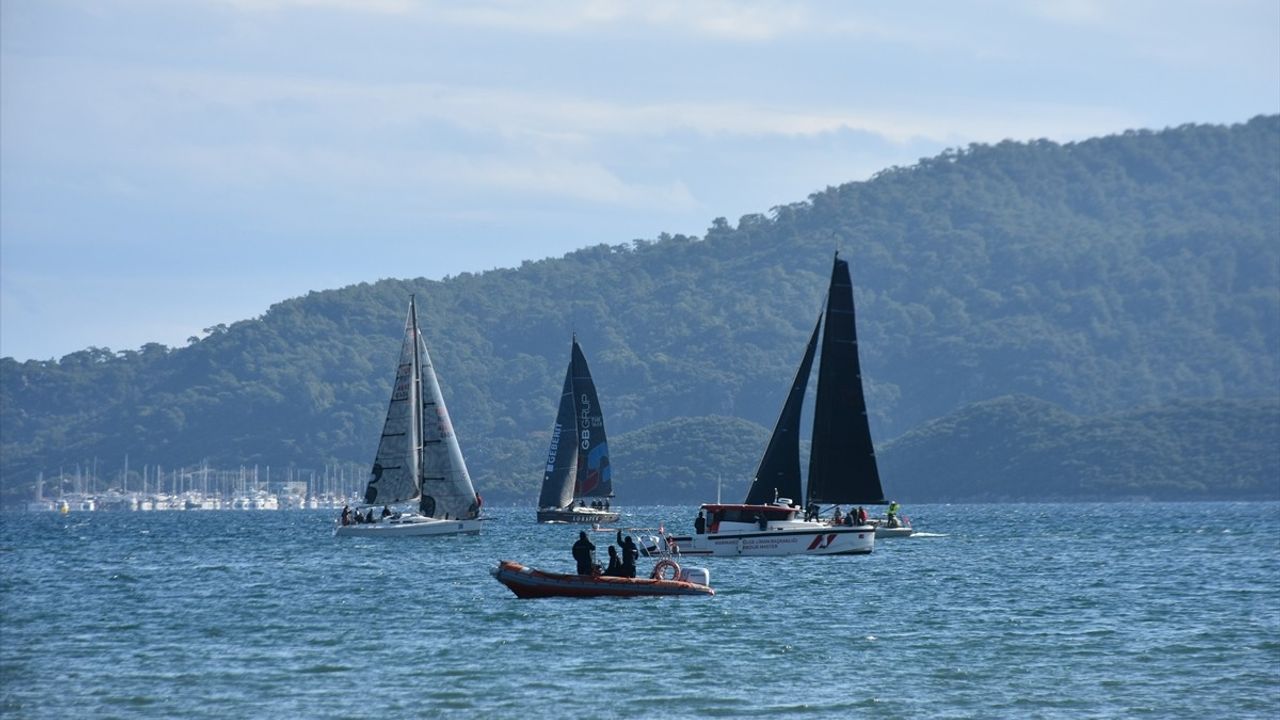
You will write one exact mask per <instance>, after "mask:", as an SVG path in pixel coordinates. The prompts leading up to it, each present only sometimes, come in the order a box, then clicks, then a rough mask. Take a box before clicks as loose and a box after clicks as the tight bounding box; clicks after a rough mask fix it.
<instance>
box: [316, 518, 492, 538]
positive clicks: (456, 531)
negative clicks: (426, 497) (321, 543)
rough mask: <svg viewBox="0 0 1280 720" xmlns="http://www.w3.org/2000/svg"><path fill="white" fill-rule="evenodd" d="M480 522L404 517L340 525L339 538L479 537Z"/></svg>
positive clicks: (337, 533)
mask: <svg viewBox="0 0 1280 720" xmlns="http://www.w3.org/2000/svg"><path fill="white" fill-rule="evenodd" d="M480 523H481V521H480V520H438V519H436V518H428V517H423V516H421V515H402V516H400V517H399V518H391V517H388V518H385V519H382V520H379V521H378V522H374V523H356V524H354V525H339V526H338V527H337V528H336V529H334V531H333V534H334V535H335V536H337V537H421V536H427V535H478V534H479V533H480Z"/></svg>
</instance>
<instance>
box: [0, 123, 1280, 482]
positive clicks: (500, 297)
mask: <svg viewBox="0 0 1280 720" xmlns="http://www.w3.org/2000/svg"><path fill="white" fill-rule="evenodd" d="M762 210H763V209H762ZM431 240H433V241H446V240H451V241H457V240H461V239H458V238H454V239H445V238H432V239H431ZM619 240H620V239H619ZM354 241H355V239H354V238H353V242H354ZM835 250H839V251H840V252H841V256H842V257H845V258H847V259H849V260H850V264H851V267H852V270H853V279H854V284H855V288H856V299H857V304H858V332H859V339H860V350H861V354H862V359H863V372H864V379H865V381H866V382H867V383H868V385H869V388H868V390H869V392H868V401H869V404H870V412H871V414H872V415H873V418H872V429H873V432H874V433H875V435H876V436H877V440H878V441H884V440H887V439H889V438H892V437H895V436H898V435H901V434H902V433H905V432H906V431H908V430H911V429H913V428H917V427H919V426H920V425H921V424H922V423H925V422H927V421H930V420H933V419H936V418H940V417H943V416H945V415H947V414H949V413H952V412H953V411H956V410H957V409H959V408H961V407H963V406H966V405H969V404H971V403H975V402H980V401H984V400H988V399H991V398H996V397H1001V396H1006V395H1014V394H1016V395H1021V396H1026V397H1032V398H1038V399H1039V400H1042V401H1046V402H1049V403H1053V404H1054V405H1057V406H1059V407H1061V408H1062V409H1063V410H1064V411H1066V412H1070V413H1076V414H1081V415H1097V414H1103V413H1110V412H1117V411H1122V410H1125V409H1128V408H1132V407H1136V406H1155V405H1159V404H1161V403H1167V402H1173V401H1181V400H1183V399H1185V398H1200V399H1214V398H1236V399H1258V398H1264V399H1267V398H1275V397H1276V396H1277V395H1278V394H1280V389H1278V386H1277V384H1278V381H1277V378H1280V349H1278V348H1280V117H1276V116H1271V117H1259V118H1255V119H1253V120H1250V121H1249V122H1247V123H1244V124H1239V125H1233V126H1230V127H1222V126H1184V127H1179V128H1176V129H1171V130H1165V131H1160V132H1148V131H1133V132H1127V133H1124V134H1122V135H1116V136H1110V137H1104V138H1098V139H1093V140H1089V141H1085V142H1079V143H1070V144H1057V143H1052V142H1048V141H1036V142H1031V143H1015V142H1004V143H1000V144H997V145H974V146H970V147H969V148H966V149H963V150H956V151H952V152H947V153H944V154H943V155H940V156H938V157H935V158H930V159H926V160H922V161H921V162H919V163H918V164H916V165H913V166H910V167H905V168H892V169H888V170H885V171H883V172H881V173H879V174H878V175H876V176H875V177H874V178H872V179H871V180H868V181H866V182H856V183H849V184H845V185H841V186H839V187H830V188H827V189H826V190H824V191H821V192H817V193H815V194H813V195H811V196H810V197H809V199H808V200H807V201H804V202H798V203H793V204H789V205H780V206H778V207H775V208H771V209H769V210H768V211H767V212H762V213H761V214H757V215H748V216H745V217H742V218H741V219H740V220H739V221H738V222H737V223H736V224H733V223H729V222H727V221H725V220H724V219H722V218H717V219H716V220H715V221H713V222H712V224H711V227H710V228H709V229H708V230H707V232H706V234H705V236H704V237H702V238H696V237H686V236H680V235H677V236H668V235H666V234H663V235H661V236H659V237H658V238H656V239H654V240H635V241H632V242H627V243H620V244H612V245H608V244H604V245H598V246H595V247H590V248H586V249H583V250H580V251H577V252H574V253H570V254H569V255H566V256H565V257H563V258H557V259H547V260H541V261H529V262H525V263H524V264H523V265H522V266H521V267H519V268H516V269H508V270H496V271H492V272H485V273H481V274H475V275H473V274H467V273H464V274H462V275H460V276H457V277H452V278H447V279H445V280H442V281H428V280H425V279H416V280H407V279H401V280H382V281H379V282H376V283H371V284H360V285H356V286H352V287H347V288H342V289H338V290H328V291H323V292H313V293H311V294H309V295H307V296H306V297H302V298H296V299H292V300H288V301H285V302H281V303H279V304H278V305H275V306H273V307H272V308H271V309H270V310H269V311H268V312H267V313H266V314H265V315H264V316H262V317H260V318H257V319H253V320H245V321H241V322H237V323H235V324H233V325H231V326H230V327H218V328H212V329H210V331H209V332H208V334H207V335H206V336H205V337H203V338H202V339H199V340H198V341H194V342H192V343H191V344H190V345H188V346H187V347H183V348H177V349H169V348H165V347H163V346H160V345H148V346H145V347H143V348H141V349H139V350H137V351H122V352H113V351H110V350H108V349H105V348H90V349H87V350H84V351H81V352H77V353H73V354H71V355H68V356H66V357H63V358H61V359H60V360H58V361H47V362H37V361H29V362H24V363H19V362H16V361H15V360H13V359H12V358H6V359H3V360H0V393H2V394H0V413H2V414H0V434H2V437H0V443H2V446H0V455H2V457H0V475H2V477H3V482H4V490H5V493H6V497H9V498H13V497H16V496H19V495H23V496H25V494H26V492H27V490H26V487H27V486H29V485H30V483H31V482H32V480H33V479H34V478H35V476H36V473H38V472H40V471H45V472H46V473H50V472H56V471H57V468H58V466H59V465H61V464H67V463H74V462H84V461H86V460H88V459H89V458H91V457H97V458H99V462H101V463H103V464H104V465H105V466H107V467H108V468H109V467H111V466H112V465H113V464H119V463H122V462H123V459H124V456H125V454H126V453H128V454H129V456H130V457H131V458H133V462H134V463H135V464H136V463H141V462H148V463H163V464H165V465H168V466H175V465H182V464H190V463H197V462H200V461H201V460H202V459H208V461H209V462H210V463H211V464H214V465H224V466H235V465H239V464H243V463H269V464H274V465H277V466H280V465H287V464H294V465H297V466H301V467H319V466H321V465H322V464H323V463H325V462H326V461H336V460H341V461H353V462H360V463H367V462H369V460H370V458H371V457H372V454H373V449H374V445H375V443H376V439H377V436H378V432H379V428H380V426H381V421H382V417H383V414H384V413H385V411H386V402H387V397H388V394H389V390H390V385H391V381H392V375H393V373H394V365H395V362H396V356H397V352H398V348H399V342H400V337H399V335H400V331H401V328H402V323H403V320H404V312H405V309H406V306H407V303H408V296H409V294H410V293H417V295H418V298H419V307H420V309H421V315H422V322H423V327H424V332H425V335H426V337H427V343H428V345H429V346H430V349H431V353H432V357H433V360H434V361H435V364H436V368H437V371H438V372H439V374H440V377H441V382H442V384H443V385H444V391H445V394H446V398H447V400H448V403H449V408H450V412H451V414H452V416H453V420H454V424H455V426H456V428H457V431H458V435H459V438H460V440H461V442H462V445H463V450H464V453H465V454H466V455H467V458H468V462H469V464H470V466H471V469H472V474H473V475H474V476H475V479H476V484H477V485H478V486H479V487H480V488H482V492H484V493H485V495H486V498H489V499H491V500H499V501H501V500H503V499H509V500H530V501H532V499H533V498H534V497H536V486H537V484H538V482H539V480H540V478H541V470H540V467H541V460H542V456H543V454H544V452H545V445H546V440H547V437H548V434H549V428H550V426H551V423H552V419H553V415H554V413H555V408H556V403H557V401H558V398H559V392H560V384H561V382H562V380H563V373H564V367H565V364H566V363H567V361H568V354H569V337H570V332H571V330H576V331H577V333H578V337H579V339H580V341H581V342H582V345H583V348H584V350H585V352H586V354H587V357H588V360H589V361H590V363H591V367H592V371H593V373H594V375H595V379H596V383H597V386H598V387H599V388H600V393H601V403H602V405H603V407H604V410H605V413H606V418H607V422H608V428H609V431H610V433H611V435H612V436H613V437H614V438H615V443H614V445H615V446H614V448H613V449H614V453H615V455H617V456H618V457H619V462H618V463H617V464H615V473H616V474H617V477H618V479H619V486H620V487H623V488H625V484H626V482H627V481H628V478H637V479H638V478H642V477H643V476H644V474H645V473H646V469H645V468H644V467H624V466H622V464H621V461H620V459H621V457H623V456H624V455H625V454H626V453H627V452H628V448H626V447H622V446H621V445H623V444H624V443H625V440H626V438H627V437H629V436H630V437H641V436H642V435H644V434H643V433H642V434H640V435H631V434H630V433H631V431H639V430H642V429H644V428H646V427H649V426H653V425H654V424H655V423H665V424H666V425H664V426H667V427H670V426H672V425H671V424H670V422H669V421H672V420H674V419H677V418H681V417H704V416H727V417H732V418H739V419H742V420H745V421H749V422H750V423H754V424H755V425H759V426H763V427H772V425H773V422H774V420H775V418H776V413H777V411H778V409H779V407H780V406H781V402H782V399H783V395H784V393H785V391H786V388H787V384H788V383H789V381H790V379H791V377H792V375H793V374H794V371H795V366H796V364H797V363H798V361H799V358H800V355H801V354H802V351H803V345H804V342H805V340H806V339H807V334H808V332H809V330H811V329H812V325H813V321H814V319H815V318H816V316H817V314H818V311H819V309H820V307H821V303H822V298H823V295H824V293H825V291H826V283H827V278H828V275H829V271H830V263H831V255H832V252H833V251H835ZM423 270H425V268H423ZM413 271H414V269H413V268H388V272H389V273H403V274H406V275H407V274H411V273H413ZM748 435H750V433H748ZM726 442H727V441H726ZM742 442H743V443H744V444H747V443H755V442H757V439H756V438H754V437H744V438H743V440H742ZM675 445H677V443H674V442H673V447H674V446H675ZM690 452H695V453H696V452H698V451H697V449H693V450H690ZM745 452H747V453H748V454H750V455H755V454H757V453H758V452H759V447H758V444H757V446H756V447H750V448H747V450H746V451H745ZM716 457H718V455H717V453H716V452H712V451H711V449H709V448H708V449H707V452H706V455H705V459H704V460H703V461H702V462H692V463H690V465H689V466H688V467H689V472H690V473H700V474H701V475H702V476H703V477H702V478H701V479H695V480H697V481H698V482H702V483H704V486H705V487H712V486H713V485H712V483H713V482H714V477H715V475H716V474H717V473H722V472H726V471H727V470H729V469H730V468H727V467H723V466H717V460H716V459H715V458H716ZM734 471H735V472H738V470H736V469H735V470H734ZM108 472H110V471H109V470H108ZM100 473H101V471H100ZM622 492H625V490H623V491H622ZM624 500H625V496H624Z"/></svg>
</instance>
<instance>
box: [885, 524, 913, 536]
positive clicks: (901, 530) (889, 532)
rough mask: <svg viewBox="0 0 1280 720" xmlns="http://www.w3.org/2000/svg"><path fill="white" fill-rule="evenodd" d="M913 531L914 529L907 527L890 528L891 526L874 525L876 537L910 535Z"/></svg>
mask: <svg viewBox="0 0 1280 720" xmlns="http://www.w3.org/2000/svg"><path fill="white" fill-rule="evenodd" d="M914 533H915V530H912V529H911V528H909V527H896V528H891V527H884V526H883V525H877V526H876V537H877V538H900V537H911V536H912V535H913V534H914Z"/></svg>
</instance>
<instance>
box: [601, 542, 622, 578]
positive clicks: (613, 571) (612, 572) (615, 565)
mask: <svg viewBox="0 0 1280 720" xmlns="http://www.w3.org/2000/svg"><path fill="white" fill-rule="evenodd" d="M604 574H605V575H609V576H612V577H622V561H621V560H619V559H618V548H616V547H614V546H612V545H610V546H609V566H608V567H606V568H605V569H604Z"/></svg>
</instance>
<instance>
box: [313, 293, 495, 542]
mask: <svg viewBox="0 0 1280 720" xmlns="http://www.w3.org/2000/svg"><path fill="white" fill-rule="evenodd" d="M415 500H416V501H417V502H416V504H415V503H414V501H415ZM480 504H481V501H480V496H479V495H478V494H477V493H476V491H475V488H474V486H472V484H471V476H470V475H469V474H468V473H467V465H466V462H464V461H463V459H462V449H461V448H460V447H459V446H458V438H457V435H455V434H454V432H453V423H452V422H451V421H450V420H449V411H448V409H447V408H446V407H445V404H444V396H443V395H442V394H441V392H440V382H439V380H437V378H436V373H435V369H434V368H433V367H432V365H431V356H430V355H429V354H428V353H427V345H426V342H425V341H424V340H423V338H422V333H421V331H420V330H419V329H418V310H417V305H416V304H415V302H414V299H413V297H410V298H409V316H408V318H406V319H405V327H404V341H403V342H402V343H401V346H400V363H399V365H398V367H397V370H396V381H395V387H394V388H393V389H392V392H391V402H390V404H389V406H388V408H387V418H386V422H385V423H384V424H383V428H382V437H381V438H380V439H379V441H378V451H377V454H376V456H375V458H374V462H373V469H372V477H371V478H370V479H369V484H368V485H367V486H366V488H365V494H364V504H363V505H361V506H358V507H357V508H356V509H355V511H354V513H352V512H351V511H350V509H349V508H343V511H342V517H341V519H340V520H339V525H338V527H337V528H336V529H335V530H334V535H337V536H340V537H352V536H357V537H358V536H363V537H411V536H421V535H457V534H475V533H479V532H480V522H481V520H480ZM392 506H397V507H399V506H406V507H403V509H398V510H397V511H396V512H392V511H391V510H390V508H391V507H392ZM374 507H379V508H381V509H382V512H381V513H380V514H379V516H378V517H377V518H375V517H374V510H373V508H374ZM362 508H365V509H367V510H366V513H365V514H363V515H362V514H361V509H362Z"/></svg>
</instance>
